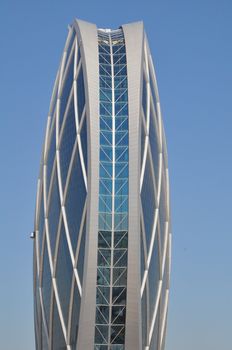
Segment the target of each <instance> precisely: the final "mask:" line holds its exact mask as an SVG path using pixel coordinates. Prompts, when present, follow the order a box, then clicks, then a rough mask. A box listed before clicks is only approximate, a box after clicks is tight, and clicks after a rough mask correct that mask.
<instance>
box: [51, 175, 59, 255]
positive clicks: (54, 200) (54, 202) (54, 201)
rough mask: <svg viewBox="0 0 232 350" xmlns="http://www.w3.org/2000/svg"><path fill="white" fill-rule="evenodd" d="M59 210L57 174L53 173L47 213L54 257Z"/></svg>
mask: <svg viewBox="0 0 232 350" xmlns="http://www.w3.org/2000/svg"><path fill="white" fill-rule="evenodd" d="M60 210H61V206H60V195H59V187H58V179H57V172H56V171H55V174H54V178H53V184H52V193H51V201H50V205H49V212H48V226H49V237H50V244H51V251H52V255H54V252H55V244H56V237H57V229H58V224H59V218H60Z"/></svg>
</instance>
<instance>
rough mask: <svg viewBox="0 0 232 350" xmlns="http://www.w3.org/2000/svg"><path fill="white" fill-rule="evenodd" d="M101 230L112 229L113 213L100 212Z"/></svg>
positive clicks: (99, 224) (99, 223)
mask: <svg viewBox="0 0 232 350" xmlns="http://www.w3.org/2000/svg"><path fill="white" fill-rule="evenodd" d="M98 220H99V222H98V226H99V230H110V229H111V225H112V214H108V213H100V214H99V219H98Z"/></svg>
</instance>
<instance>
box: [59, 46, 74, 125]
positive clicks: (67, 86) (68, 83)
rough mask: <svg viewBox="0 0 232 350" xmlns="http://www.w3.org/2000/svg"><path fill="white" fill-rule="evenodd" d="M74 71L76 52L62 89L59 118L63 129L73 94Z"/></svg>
mask: <svg viewBox="0 0 232 350" xmlns="http://www.w3.org/2000/svg"><path fill="white" fill-rule="evenodd" d="M73 71H74V51H73V53H72V58H71V61H70V64H69V66H68V70H67V73H65V74H66V75H65V78H64V79H65V80H64V83H63V87H62V94H61V100H60V116H59V127H61V125H62V122H63V119H64V114H65V110H66V107H67V103H68V98H69V95H70V92H71V88H72V84H73Z"/></svg>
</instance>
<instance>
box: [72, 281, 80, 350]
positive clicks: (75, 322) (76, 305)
mask: <svg viewBox="0 0 232 350" xmlns="http://www.w3.org/2000/svg"><path fill="white" fill-rule="evenodd" d="M80 302H81V301H80V295H79V292H78V288H77V286H76V283H75V286H74V294H73V305H72V322H71V332H70V345H71V349H72V350H76V343H77V336H78V328H79V315H80Z"/></svg>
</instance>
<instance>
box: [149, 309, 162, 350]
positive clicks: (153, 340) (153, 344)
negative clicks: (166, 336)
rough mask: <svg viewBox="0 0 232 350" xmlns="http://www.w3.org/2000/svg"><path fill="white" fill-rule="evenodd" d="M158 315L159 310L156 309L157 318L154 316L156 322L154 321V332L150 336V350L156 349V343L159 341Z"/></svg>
mask: <svg viewBox="0 0 232 350" xmlns="http://www.w3.org/2000/svg"><path fill="white" fill-rule="evenodd" d="M159 313H160V308H158V310H157V316H156V320H155V325H154V331H153V335H152V338H151V345H150V348H151V349H156V348H158V341H159Z"/></svg>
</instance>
